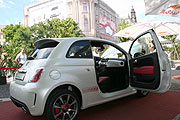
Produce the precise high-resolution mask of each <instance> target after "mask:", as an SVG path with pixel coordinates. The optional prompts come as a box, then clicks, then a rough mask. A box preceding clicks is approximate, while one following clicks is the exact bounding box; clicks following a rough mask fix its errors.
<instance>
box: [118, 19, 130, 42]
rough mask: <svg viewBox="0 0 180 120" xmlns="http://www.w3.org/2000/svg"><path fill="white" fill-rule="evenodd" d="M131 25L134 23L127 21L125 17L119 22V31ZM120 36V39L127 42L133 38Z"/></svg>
mask: <svg viewBox="0 0 180 120" xmlns="http://www.w3.org/2000/svg"><path fill="white" fill-rule="evenodd" d="M131 25H132V23H130V22H128V21H126V20H125V19H123V20H122V22H121V23H119V24H118V30H117V32H119V31H120V30H123V29H125V28H127V27H129V26H131ZM118 38H119V40H120V41H121V42H126V41H128V40H130V39H131V38H125V37H118Z"/></svg>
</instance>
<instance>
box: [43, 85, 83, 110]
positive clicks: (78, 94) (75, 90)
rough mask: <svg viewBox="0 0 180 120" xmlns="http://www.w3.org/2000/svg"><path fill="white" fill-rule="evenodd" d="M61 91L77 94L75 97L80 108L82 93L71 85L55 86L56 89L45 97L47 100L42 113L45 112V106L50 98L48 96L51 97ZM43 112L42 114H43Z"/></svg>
mask: <svg viewBox="0 0 180 120" xmlns="http://www.w3.org/2000/svg"><path fill="white" fill-rule="evenodd" d="M61 89H66V90H69V91H73V92H74V93H76V94H77V96H78V97H79V100H80V108H81V106H82V93H81V91H80V90H79V89H78V88H77V87H76V86H74V85H71V84H64V85H60V86H57V87H56V88H54V89H53V90H52V91H51V92H50V93H49V95H48V97H47V100H46V102H45V107H44V112H45V109H46V106H47V103H48V100H49V98H50V96H52V95H53V94H54V93H55V92H57V91H58V90H61ZM44 112H43V113H44Z"/></svg>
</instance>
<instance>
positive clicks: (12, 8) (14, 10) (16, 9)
mask: <svg viewBox="0 0 180 120" xmlns="http://www.w3.org/2000/svg"><path fill="white" fill-rule="evenodd" d="M36 1H39V0H0V25H7V24H18V23H19V22H21V23H24V7H25V6H27V5H29V4H31V3H34V2H36ZM103 1H104V2H105V3H107V4H108V5H109V6H110V7H111V8H112V9H114V10H115V11H116V13H118V14H119V17H120V18H127V17H128V14H130V11H131V8H132V6H133V7H134V9H135V11H136V16H137V20H138V22H141V21H151V20H152V19H153V20H154V19H168V20H178V21H180V18H177V17H176V18H175V17H167V16H157V15H149V16H145V5H144V0H103Z"/></svg>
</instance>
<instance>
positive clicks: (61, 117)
mask: <svg viewBox="0 0 180 120" xmlns="http://www.w3.org/2000/svg"><path fill="white" fill-rule="evenodd" d="M79 111H80V101H79V98H78V96H77V95H76V94H75V93H74V92H72V91H69V90H58V91H57V92H55V93H53V94H52V95H51V96H50V98H49V99H48V101H47V104H46V108H45V114H44V115H45V117H46V118H47V120H77V117H78V114H79Z"/></svg>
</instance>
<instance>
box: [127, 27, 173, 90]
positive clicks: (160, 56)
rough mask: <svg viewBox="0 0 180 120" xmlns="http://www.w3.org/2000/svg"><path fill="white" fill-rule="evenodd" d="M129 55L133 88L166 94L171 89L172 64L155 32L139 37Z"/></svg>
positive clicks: (150, 31) (147, 32)
mask: <svg viewBox="0 0 180 120" xmlns="http://www.w3.org/2000/svg"><path fill="white" fill-rule="evenodd" d="M129 54H130V56H131V59H130V62H129V63H130V78H131V79H130V85H131V87H134V88H136V89H141V90H148V91H156V92H165V91H167V90H168V89H169V88H170V85H171V68H170V63H169V60H168V57H167V55H166V53H165V52H164V51H163V49H162V46H161V44H160V42H159V40H158V37H157V36H156V33H155V32H154V30H148V31H146V32H144V33H143V34H141V35H140V36H138V37H137V38H136V39H135V40H134V41H133V43H132V45H131V47H130V50H129Z"/></svg>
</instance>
